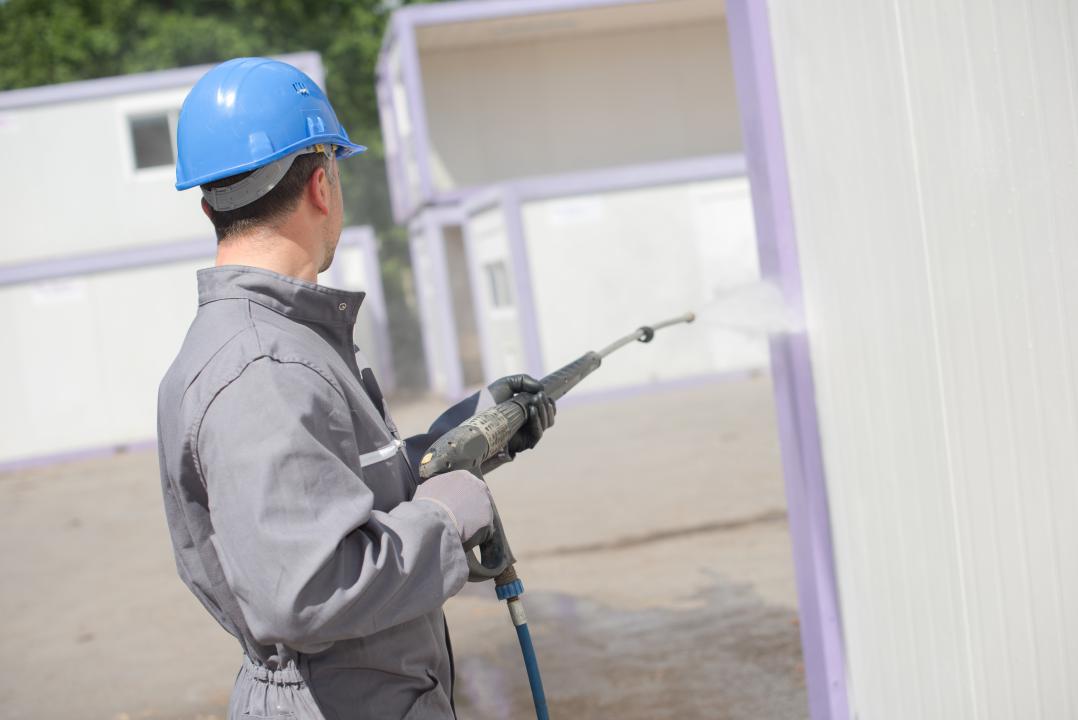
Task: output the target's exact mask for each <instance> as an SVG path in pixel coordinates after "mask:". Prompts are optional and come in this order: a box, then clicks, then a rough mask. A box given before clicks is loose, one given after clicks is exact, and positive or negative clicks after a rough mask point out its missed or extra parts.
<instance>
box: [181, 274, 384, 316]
mask: <svg viewBox="0 0 1078 720" xmlns="http://www.w3.org/2000/svg"><path fill="white" fill-rule="evenodd" d="M364 296H365V293H361V292H348V291H346V290H335V289H334V288H328V287H323V286H322V285H316V284H314V283H311V282H307V281H306V280H300V279H299V278H294V277H288V276H287V275H281V274H280V273H275V272H273V271H272V270H263V269H262V268H255V267H247V266H245V265H222V266H220V267H212V268H206V269H204V270H199V271H198V304H199V305H200V306H202V305H205V304H206V303H211V302H214V301H215V300H237V299H241V300H250V301H251V302H254V303H258V304H259V305H262V306H264V307H267V308H269V309H270V310H273V311H274V312H278V313H280V314H281V315H284V316H286V317H290V318H293V319H295V320H306V321H308V322H315V323H323V324H332V325H339V324H348V325H352V324H354V323H355V321H356V315H357V314H358V313H359V306H360V305H361V304H362V303H363V298H364Z"/></svg>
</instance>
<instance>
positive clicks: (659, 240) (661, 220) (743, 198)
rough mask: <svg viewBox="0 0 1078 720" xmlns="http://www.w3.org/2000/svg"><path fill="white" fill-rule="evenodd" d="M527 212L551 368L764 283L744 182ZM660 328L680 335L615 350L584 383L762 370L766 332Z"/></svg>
mask: <svg viewBox="0 0 1078 720" xmlns="http://www.w3.org/2000/svg"><path fill="white" fill-rule="evenodd" d="M523 216H524V219H523V225H524V232H525V238H526V246H527V254H528V262H529V265H530V268H531V274H532V288H533V294H534V296H535V305H536V315H537V319H538V326H539V338H540V345H541V349H542V355H543V367H544V371H546V372H549V371H551V370H554V369H556V368H558V367H560V366H562V365H564V364H565V363H567V362H569V361H570V360H574V359H576V358H577V357H579V356H580V355H581V354H582V353H583V352H584V351H586V350H589V349H597V348H599V347H601V346H602V345H605V344H606V343H608V342H610V341H613V340H614V339H616V338H617V337H620V336H622V335H624V334H626V333H627V332H630V331H631V330H632V329H633V328H635V327H639V326H640V325H643V324H645V323H648V322H655V321H658V320H663V319H666V318H667V317H672V316H675V315H680V314H682V313H684V312H686V311H689V310H694V311H698V312H699V311H706V307H707V305H708V304H709V303H711V302H712V301H713V300H714V298H715V297H716V296H717V295H719V294H721V293H722V292H724V291H729V290H731V289H733V288H739V287H744V286H746V285H749V284H751V283H753V282H754V281H756V280H758V279H759V269H758V267H757V262H756V239H755V233H754V229H753V219H752V205H751V202H750V198H749V187H748V182H747V181H745V180H744V179H741V178H738V179H731V180H712V181H706V182H695V183H682V184H677V185H662V186H656V187H647V188H641V189H636V190H628V191H618V192H605V193H596V194H589V195H577V196H572V197H563V198H553V199H546V200H534V201H529V202H526V203H525V204H524V206H523ZM667 332H669V333H671V335H675V334H676V335H677V337H676V338H675V337H673V336H671V337H670V338H667V339H666V340H665V341H663V342H661V343H654V344H651V345H648V346H647V347H642V348H637V349H635V350H626V351H624V352H622V353H618V354H617V355H614V356H611V357H610V358H609V359H608V360H606V361H605V362H604V364H603V372H602V373H597V374H595V375H594V376H592V377H590V378H588V380H587V381H586V387H587V389H589V390H598V389H604V388H611V387H619V386H627V385H638V384H641V383H648V382H656V381H663V380H674V379H678V378H684V377H691V376H694V375H707V374H712V373H720V372H729V371H734V370H744V369H751V368H763V367H766V366H767V347H766V343H765V341H764V338H763V336H760V335H755V336H754V335H747V334H745V333H744V332H741V331H733V330H727V329H724V328H721V327H718V326H716V325H713V324H709V318H708V315H707V313H706V312H703V314H702V318H701V320H700V321H699V322H698V323H697V324H696V325H695V326H693V327H692V328H685V327H682V328H674V329H671V330H669V331H667ZM582 387H583V386H582Z"/></svg>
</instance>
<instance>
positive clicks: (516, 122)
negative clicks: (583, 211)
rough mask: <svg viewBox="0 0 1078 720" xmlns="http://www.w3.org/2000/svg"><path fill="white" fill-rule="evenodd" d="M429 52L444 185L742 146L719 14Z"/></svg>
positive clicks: (440, 185)
mask: <svg viewBox="0 0 1078 720" xmlns="http://www.w3.org/2000/svg"><path fill="white" fill-rule="evenodd" d="M626 9H627V10H632V9H633V8H632V6H629V7H627V8H626ZM606 12H607V14H609V15H613V14H615V11H614V10H610V9H607V11H606ZM451 28H452V26H450V29H451ZM436 30H438V28H433V29H430V30H429V32H432V33H433V32H435V31H436ZM421 63H422V68H423V90H424V93H425V104H426V109H427V120H428V127H429V133H430V142H431V153H432V158H431V161H432V163H433V169H434V176H435V177H434V179H435V185H436V186H437V189H439V190H447V189H452V188H456V187H471V186H477V185H485V184H489V183H495V182H499V181H503V180H508V179H514V178H518V177H526V176H534V175H549V174H558V173H567V172H575V171H578V170H591V169H594V168H600V167H611V166H620V165H632V164H639V163H649V162H659V161H666V160H672V159H676V158H685V157H695V156H698V155H711V154H724V153H738V152H740V151H741V134H740V126H739V123H738V118H737V109H736V108H737V105H736V101H735V98H734V83H733V71H732V68H731V61H730V50H729V41H728V38H727V31H726V24H725V22H724V21H722V20H721V19H717V18H710V17H709V18H703V19H701V20H699V21H697V22H692V23H687V24H680V25H654V26H651V27H641V28H634V29H631V30H620V31H618V32H605V33H590V34H586V35H572V36H567V37H566V36H554V37H551V38H540V39H529V40H528V41H526V42H524V41H522V42H515V43H511V44H507V43H497V44H489V43H488V44H476V45H474V46H470V47H468V46H465V47H460V48H451V49H434V50H426V51H424V52H423V53H422V55H421Z"/></svg>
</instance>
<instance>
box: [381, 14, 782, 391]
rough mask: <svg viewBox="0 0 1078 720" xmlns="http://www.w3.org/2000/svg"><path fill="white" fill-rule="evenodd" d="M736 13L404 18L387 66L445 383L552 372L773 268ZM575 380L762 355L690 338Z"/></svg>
mask: <svg viewBox="0 0 1078 720" xmlns="http://www.w3.org/2000/svg"><path fill="white" fill-rule="evenodd" d="M727 37H728V34H727V30H726V20H725V11H724V6H723V4H722V3H721V2H716V1H715V0H648V1H641V0H623V1H621V2H612V1H610V0H577V1H575V2H568V1H564V0H544V1H538V0H535V1H532V0H529V1H528V2H501V1H496V2H453V3H443V4H437V5H424V6H412V7H407V8H404V9H402V10H400V11H398V12H397V13H395V15H394V18H393V22H392V25H391V28H390V31H389V33H388V35H387V37H386V40H385V43H384V45H383V50H382V56H381V61H380V65H379V101H380V107H381V113H382V125H383V133H384V134H385V142H386V154H387V165H388V171H389V176H390V181H391V191H392V193H391V194H392V198H393V205H394V213H395V216H396V218H397V219H398V221H400V222H404V223H407V224H408V225H409V227H410V229H411V234H412V258H413V267H414V270H415V273H416V285H417V294H418V296H419V300H420V313H421V319H422V325H423V332H424V342H425V349H426V357H427V366H428V372H429V376H430V384H431V386H432V388H433V389H435V390H436V391H437V392H440V393H442V394H444V395H450V396H452V395H459V394H461V393H463V392H464V391H465V390H466V389H467V388H468V387H471V386H474V385H477V384H479V383H481V382H483V381H485V380H490V379H493V378H496V377H498V376H500V375H503V374H505V373H507V372H519V371H520V370H522V369H523V370H526V371H528V372H530V373H532V374H533V375H537V376H538V375H542V374H545V373H547V372H550V371H552V370H554V369H556V368H558V367H560V366H561V365H563V364H565V363H566V362H569V361H570V360H573V359H575V358H576V357H578V356H579V355H580V354H581V353H583V352H584V351H585V350H588V349H592V348H595V347H597V346H600V345H602V344H605V343H606V342H607V341H609V340H610V339H613V338H614V337H617V336H620V335H623V334H624V333H625V332H628V331H629V330H631V329H632V328H633V327H635V326H638V325H641V324H644V323H646V322H648V321H652V320H658V319H661V318H663V317H666V316H670V315H677V314H681V313H683V312H685V311H686V310H690V309H694V308H699V307H700V306H701V305H702V304H705V303H707V302H709V301H711V300H712V299H713V298H714V297H715V296H716V295H717V294H721V293H722V292H724V291H726V290H729V289H730V288H733V287H737V286H741V285H745V284H747V283H751V282H753V281H754V280H756V279H757V278H758V276H759V275H758V267H757V262H756V251H755V241H754V235H753V228H752V223H753V218H752V211H751V201H750V197H749V191H748V184H747V181H746V179H745V171H744V159H743V157H742V150H741V134H740V121H739V117H738V113H737V103H736V97H735V92H734V76H733V70H732V64H731V54H730V47H729V41H728V39H727ZM672 332H674V333H675V337H672V338H670V339H668V340H667V341H666V342H664V343H662V344H658V343H657V344H656V345H655V346H653V347H649V348H647V349H641V350H640V351H638V352H636V353H635V354H633V353H625V354H624V356H619V357H612V358H611V359H610V360H609V362H608V364H607V365H608V366H607V369H606V370H605V371H604V372H603V373H601V374H596V375H595V376H594V377H592V378H589V379H588V381H587V384H586V385H584V386H582V387H581V389H580V390H578V393H586V392H592V391H598V390H614V389H616V388H627V387H632V386H638V385H641V384H649V383H655V382H680V381H685V380H689V379H694V378H695V379H699V378H702V377H708V376H715V375H718V374H723V373H730V372H742V371H751V370H754V369H759V368H763V367H766V364H767V352H766V346H765V344H764V342H763V341H762V340H760V339H759V338H755V339H754V338H747V337H745V336H744V335H738V334H736V333H730V332H727V331H723V330H722V329H720V328H715V327H711V328H707V329H704V330H701V329H699V328H697V329H696V332H692V333H690V332H684V331H682V330H674V331H672Z"/></svg>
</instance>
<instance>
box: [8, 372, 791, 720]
mask: <svg viewBox="0 0 1078 720" xmlns="http://www.w3.org/2000/svg"><path fill="white" fill-rule="evenodd" d="M582 389H583V388H582ZM439 411H440V407H439V405H438V404H436V403H430V402H425V403H414V404H411V405H408V406H405V407H400V408H396V409H395V415H396V417H397V420H398V423H399V424H400V425H401V427H402V430H405V431H408V430H411V431H416V430H419V429H420V428H421V427H422V425H423V423H424V422H426V421H428V420H429V419H431V418H433V417H434V416H435V415H436V414H437V413H438V412H439ZM87 421H89V419H87ZM489 480H490V484H491V487H492V490H493V492H494V495H495V497H496V498H497V500H498V505H499V509H500V511H501V513H502V517H503V519H504V521H505V525H506V528H507V532H508V535H509V538H510V540H511V542H512V545H513V548H514V551H515V552H516V555H517V557H518V564H517V568H518V571H519V573H520V575H521V577H522V578H523V579H524V583H525V586H526V587H527V593H526V594H525V596H524V600H525V604H526V606H527V610H528V616H529V620H530V624H531V627H532V633H533V636H534V639H535V643H536V648H537V652H538V655H539V659H540V664H541V667H542V669H543V676H544V681H545V685H546V690H547V697H548V698H549V700H550V707H551V715H552V717H554V718H562V719H564V718H578V719H583V718H619V719H620V720H645V719H647V720H654V719H656V718H679V719H689V718H709V719H711V718H720V719H725V718H730V719H731V720H732V719H735V718H737V719H744V720H750V719H751V720H764V719H768V718H774V719H776V720H777V719H780V718H782V719H786V718H804V717H806V716H807V709H806V708H807V706H806V699H805V690H804V681H803V671H802V666H801V650H800V644H799V639H798V626H797V614H796V602H795V590H794V581H793V569H792V565H791V558H790V544H789V537H788V534H787V527H786V522H785V513H784V501H783V492H782V481H781V474H780V466H779V457H778V443H777V438H776V433H775V421H774V416H773V409H772V400H771V388H770V384H769V382H768V380H767V378H766V377H763V376H760V377H755V378H750V379H746V380H737V381H728V382H722V383H713V384H706V385H700V386H697V387H693V388H688V389H679V390H667V391H663V392H654V393H644V394H639V395H635V396H630V397H620V398H617V399H605V400H601V401H600V400H594V401H587V400H583V401H579V402H576V403H573V402H572V398H569V399H567V400H566V402H565V403H563V406H562V407H561V408H560V412H559V414H558V419H557V424H556V426H555V427H554V428H553V429H552V430H551V431H550V432H549V433H548V435H547V436H546V437H545V438H544V440H543V443H542V445H541V446H540V447H539V448H538V449H537V450H535V451H532V452H529V453H526V454H524V455H522V456H521V457H520V458H519V459H518V461H517V462H515V463H514V464H513V465H511V466H507V467H503V468H501V469H499V470H498V471H497V472H496V473H494V474H492V475H491V476H490V478H489ZM0 543H2V544H3V547H4V548H5V552H4V554H3V559H2V560H0V562H2V565H0V577H2V578H3V585H2V590H0V652H2V655H3V657H4V658H5V659H6V663H5V668H4V672H3V673H2V674H0V718H11V719H12V720H14V719H16V718H35V719H38V718H40V719H48V718H71V717H78V718H104V719H108V720H136V719H151V718H157V719H162V720H179V719H180V718H184V719H193V718H200V719H202V720H208V719H209V718H218V719H221V718H223V717H224V711H225V707H226V702H227V698H228V693H229V689H230V686H231V682H232V679H233V677H234V676H235V673H236V670H237V668H238V665H239V647H238V644H237V643H236V642H235V641H234V640H233V639H232V638H230V637H229V636H228V635H226V634H225V633H224V632H223V631H222V630H220V629H219V628H218V627H217V626H216V624H214V622H213V621H212V620H211V619H210V617H209V616H208V615H207V614H206V613H205V611H204V610H203V609H202V607H201V606H200V605H199V604H198V602H197V601H196V600H195V599H194V597H193V596H191V595H190V594H189V593H188V591H187V590H186V588H184V587H183V585H182V584H181V583H180V581H179V579H178V578H177V577H176V574H175V568H174V565H173V560H172V554H171V550H170V548H169V545H168V536H167V533H166V530H165V527H164V517H163V511H162V507H161V499H160V490H159V485H158V477H157V459H156V456H155V455H154V454H153V453H150V452H139V453H131V454H127V455H118V456H115V457H112V458H106V459H99V460H89V461H84V462H78V463H70V464H66V465H57V466H53V467H49V468H42V469H35V470H29V471H22V472H17V473H9V474H4V475H0ZM446 612H447V615H448V616H449V623H450V628H451V631H452V636H453V644H454V647H455V650H456V654H457V665H458V686H457V692H456V698H457V704H458V710H459V714H460V716H461V718H462V720H480V719H489V720H496V719H503V718H527V717H529V715H530V714H531V712H532V711H531V701H530V696H529V694H528V689H527V681H526V677H525V675H524V670H523V666H522V664H521V661H520V654H519V650H518V647H517V644H516V636H515V633H514V632H513V628H512V625H511V624H510V622H509V619H508V616H507V613H506V611H505V609H504V606H503V604H501V603H499V602H497V600H496V599H494V597H493V588H492V587H491V586H489V585H487V584H484V585H469V586H468V587H467V588H466V589H465V590H464V592H462V593H461V595H459V596H458V597H456V598H454V599H453V600H451V601H450V602H449V604H448V605H447V608H446Z"/></svg>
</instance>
